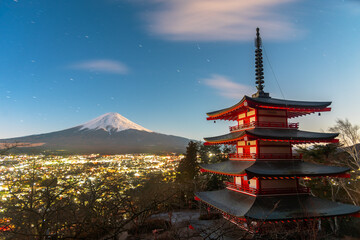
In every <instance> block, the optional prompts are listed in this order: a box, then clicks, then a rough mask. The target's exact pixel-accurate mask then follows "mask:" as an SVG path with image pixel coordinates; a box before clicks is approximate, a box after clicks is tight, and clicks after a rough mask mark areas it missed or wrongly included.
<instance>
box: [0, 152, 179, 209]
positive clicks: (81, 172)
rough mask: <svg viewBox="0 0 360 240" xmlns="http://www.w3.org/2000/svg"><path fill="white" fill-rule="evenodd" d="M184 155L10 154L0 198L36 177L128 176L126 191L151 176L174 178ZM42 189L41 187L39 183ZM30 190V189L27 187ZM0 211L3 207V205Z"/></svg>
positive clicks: (1, 172) (0, 169) (3, 164)
mask: <svg viewBox="0 0 360 240" xmlns="http://www.w3.org/2000/svg"><path fill="white" fill-rule="evenodd" d="M182 158H184V156H183V155H176V154H172V155H150V154H125V155H99V154H91V155H70V156H54V155H53V156H45V155H7V156H2V157H1V158H0V196H1V198H2V200H6V199H7V198H9V197H10V193H9V191H10V190H9V189H10V188H9V184H11V183H13V182H14V181H20V180H21V179H17V178H16V177H15V178H14V176H18V178H23V179H30V178H31V176H30V175H31V174H35V175H36V176H37V177H39V178H41V179H44V180H46V179H54V178H56V181H57V182H61V181H62V180H65V179H66V180H69V179H72V180H74V182H77V184H79V185H81V184H84V183H85V182H86V181H93V182H96V181H100V180H101V179H103V178H104V177H105V176H106V174H108V173H114V172H116V173H118V174H121V175H123V176H125V178H123V179H125V180H126V181H124V182H122V184H123V192H125V191H127V190H129V189H133V188H136V187H139V186H141V185H142V183H143V182H144V181H146V180H147V178H148V177H149V175H151V174H152V173H153V174H161V175H162V176H164V181H172V180H174V179H175V174H176V172H175V171H176V168H177V166H178V164H179V162H180V160H181V159H182ZM37 184H38V185H39V186H37V187H38V188H41V187H42V186H41V184H39V183H37ZM27 188H30V186H27ZM0 209H1V206H0Z"/></svg>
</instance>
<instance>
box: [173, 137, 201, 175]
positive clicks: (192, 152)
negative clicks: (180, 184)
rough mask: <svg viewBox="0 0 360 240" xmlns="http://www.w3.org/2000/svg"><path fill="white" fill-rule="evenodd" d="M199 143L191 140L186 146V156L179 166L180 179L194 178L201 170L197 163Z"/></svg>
mask: <svg viewBox="0 0 360 240" xmlns="http://www.w3.org/2000/svg"><path fill="white" fill-rule="evenodd" d="M197 153H198V144H197V143H195V142H193V141H190V142H189V144H188V146H187V148H186V156H185V158H183V159H182V160H181V161H180V163H179V166H178V179H181V180H190V181H191V180H193V179H194V178H195V176H196V175H197V174H198V172H199V165H198V163H197Z"/></svg>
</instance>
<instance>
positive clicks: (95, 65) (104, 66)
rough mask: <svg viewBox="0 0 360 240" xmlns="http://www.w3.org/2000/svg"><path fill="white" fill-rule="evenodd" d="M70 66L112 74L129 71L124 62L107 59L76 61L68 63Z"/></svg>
mask: <svg viewBox="0 0 360 240" xmlns="http://www.w3.org/2000/svg"><path fill="white" fill-rule="evenodd" d="M70 68H72V69H79V70H86V71H91V72H104V73H113V74H127V73H128V72H129V68H128V67H127V66H126V65H125V64H124V63H122V62H119V61H114V60H109V59H95V60H87V61H82V62H77V63H74V64H72V65H70Z"/></svg>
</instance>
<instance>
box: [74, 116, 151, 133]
mask: <svg viewBox="0 0 360 240" xmlns="http://www.w3.org/2000/svg"><path fill="white" fill-rule="evenodd" d="M79 127H81V128H80V130H85V129H86V130H99V129H103V130H105V131H107V132H109V133H111V132H120V131H124V130H127V129H136V130H140V131H146V132H152V131H150V130H148V129H146V128H144V127H142V126H140V125H138V124H136V123H134V122H132V121H130V120H129V119H127V118H125V117H123V116H121V115H120V114H118V113H115V112H114V113H106V114H104V115H101V116H99V117H97V118H94V119H93V120H91V121H89V122H86V123H84V124H82V125H80V126H79Z"/></svg>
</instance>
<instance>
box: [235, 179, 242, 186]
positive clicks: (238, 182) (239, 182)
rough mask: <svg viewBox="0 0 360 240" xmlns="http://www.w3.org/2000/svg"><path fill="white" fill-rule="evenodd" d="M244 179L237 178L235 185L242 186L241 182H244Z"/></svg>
mask: <svg viewBox="0 0 360 240" xmlns="http://www.w3.org/2000/svg"><path fill="white" fill-rule="evenodd" d="M241 179H242V177H235V184H237V185H240V186H241V182H242V180H241Z"/></svg>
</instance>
